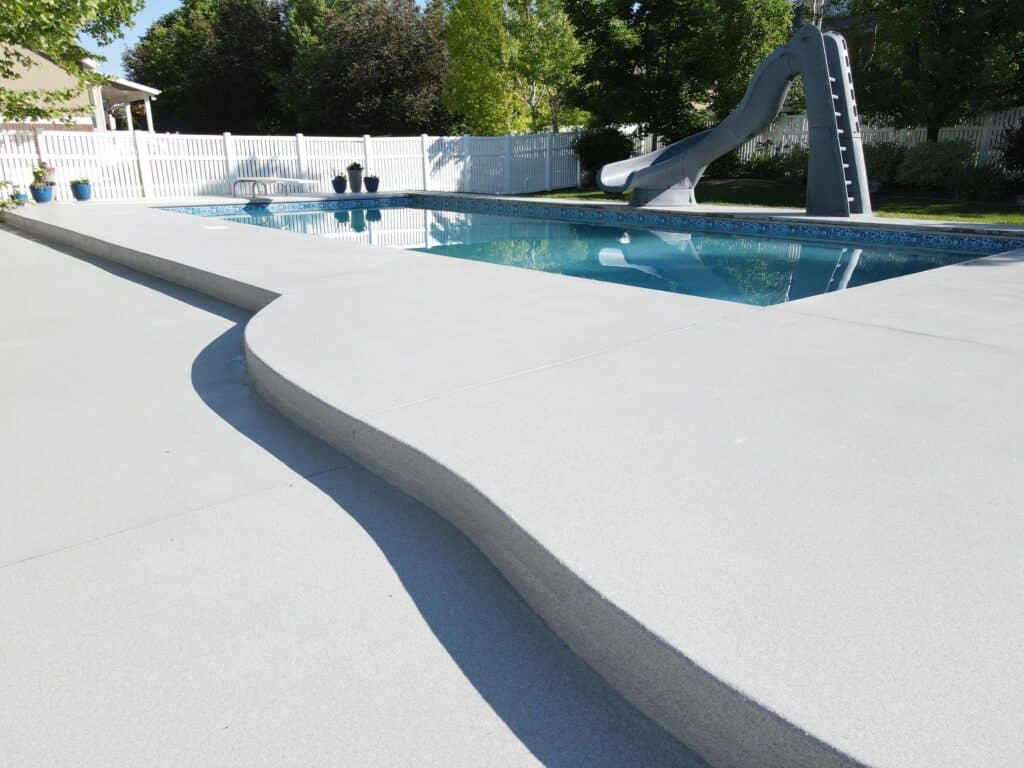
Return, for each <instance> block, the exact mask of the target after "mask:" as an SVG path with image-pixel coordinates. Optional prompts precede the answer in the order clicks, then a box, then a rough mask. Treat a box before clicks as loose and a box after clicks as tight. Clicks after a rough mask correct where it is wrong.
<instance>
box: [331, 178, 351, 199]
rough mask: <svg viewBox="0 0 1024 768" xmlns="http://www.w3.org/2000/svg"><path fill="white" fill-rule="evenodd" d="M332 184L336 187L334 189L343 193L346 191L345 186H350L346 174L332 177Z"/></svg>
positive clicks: (338, 192)
mask: <svg viewBox="0 0 1024 768" xmlns="http://www.w3.org/2000/svg"><path fill="white" fill-rule="evenodd" d="M331 186H332V187H334V191H335V192H336V193H337V194H339V195H341V194H343V193H344V192H345V187H346V186H348V180H347V179H346V178H345V177H344V176H335V177H334V178H333V179H331Z"/></svg>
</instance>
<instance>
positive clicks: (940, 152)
mask: <svg viewBox="0 0 1024 768" xmlns="http://www.w3.org/2000/svg"><path fill="white" fill-rule="evenodd" d="M973 165H974V147H973V145H972V144H971V142H969V141H965V140H959V141H938V142H924V143H921V144H915V145H914V146H912V147H909V148H908V149H907V151H906V154H905V155H904V157H903V162H902V163H900V166H899V170H898V171H897V172H896V181H897V182H898V183H899V184H900V186H902V187H905V188H907V189H913V190H927V191H931V192H941V193H944V194H952V193H953V192H955V191H956V188H957V185H958V184H959V181H960V178H961V177H962V175H963V173H964V171H965V170H966V169H967V168H968V167H970V166H973Z"/></svg>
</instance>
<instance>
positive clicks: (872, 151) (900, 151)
mask: <svg viewBox="0 0 1024 768" xmlns="http://www.w3.org/2000/svg"><path fill="white" fill-rule="evenodd" d="M906 153H907V148H906V147H904V146H901V145H900V144H897V143H895V142H893V141H880V142H877V143H875V144H865V145H864V165H865V166H867V171H868V179H869V180H871V181H874V182H877V183H878V184H882V185H889V184H894V183H896V174H897V172H898V171H899V169H900V165H902V164H903V158H904V157H905V156H906Z"/></svg>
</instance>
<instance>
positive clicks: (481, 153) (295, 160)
mask: <svg viewBox="0 0 1024 768" xmlns="http://www.w3.org/2000/svg"><path fill="white" fill-rule="evenodd" d="M575 135H576V134H575V133H538V134H528V135H524V136H426V135H423V136H410V137H384V136H361V137H356V138H338V137H322V136H303V135H302V134H298V135H295V136H232V135H231V134H229V133H225V134H223V135H213V136H210V135H206V136H200V135H183V134H153V133H145V132H142V131H135V132H133V133H128V132H123V133H121V132H96V133H86V132H79V131H42V130H40V131H3V132H0V180H3V179H7V180H9V181H12V182H14V183H15V184H21V185H23V186H25V187H27V185H28V184H29V182H31V180H32V169H33V167H34V166H35V164H36V162H38V161H39V160H45V161H46V162H48V163H50V164H51V165H53V166H55V167H56V169H57V173H56V183H57V184H56V188H55V190H54V192H55V199H57V200H70V199H71V190H70V187H69V182H70V181H71V180H72V179H76V178H81V177H86V178H88V179H89V180H90V181H91V182H92V187H93V196H94V197H95V198H96V199H99V200H128V199H133V198H139V197H146V198H175V197H193V196H196V195H225V194H230V191H231V184H232V182H233V181H234V180H235V179H237V178H239V177H241V176H285V177H289V178H300V179H313V180H316V181H318V182H319V185H318V186H317V187H316V188H315V189H316V190H317V191H319V192H331V191H332V189H331V179H332V178H333V177H334V175H335V174H337V173H344V171H345V167H346V166H347V165H348V164H349V163H351V162H353V161H358V162H359V163H362V165H363V167H364V168H365V169H366V173H367V174H371V173H372V174H376V175H377V176H379V177H380V189H381V191H401V190H432V191H443V192H478V193H484V194H518V193H524V192H540V191H543V190H550V189H563V188H565V187H573V186H578V185H579V184H580V181H581V178H580V168H579V163H578V161H577V159H576V154H575V152H573V150H572V140H573V138H574V137H575ZM306 189H308V188H305V187H304V188H303V190H306ZM295 191H301V190H295Z"/></svg>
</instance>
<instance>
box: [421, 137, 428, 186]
mask: <svg viewBox="0 0 1024 768" xmlns="http://www.w3.org/2000/svg"><path fill="white" fill-rule="evenodd" d="M420 156H421V158H422V164H423V191H424V192H426V191H428V190H429V189H430V158H429V157H427V134H425V133H421V134H420Z"/></svg>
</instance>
